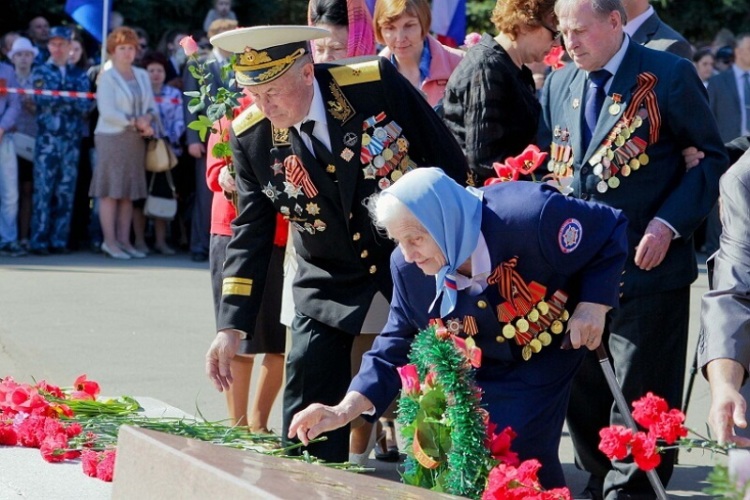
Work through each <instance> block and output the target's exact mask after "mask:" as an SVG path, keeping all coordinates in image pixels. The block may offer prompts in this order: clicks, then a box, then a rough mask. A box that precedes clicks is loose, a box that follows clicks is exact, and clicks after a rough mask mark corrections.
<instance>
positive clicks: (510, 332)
mask: <svg viewBox="0 0 750 500" xmlns="http://www.w3.org/2000/svg"><path fill="white" fill-rule="evenodd" d="M515 336H516V329H515V328H514V327H513V325H505V326H504V327H503V337H505V338H506V339H512V338H513V337H515Z"/></svg>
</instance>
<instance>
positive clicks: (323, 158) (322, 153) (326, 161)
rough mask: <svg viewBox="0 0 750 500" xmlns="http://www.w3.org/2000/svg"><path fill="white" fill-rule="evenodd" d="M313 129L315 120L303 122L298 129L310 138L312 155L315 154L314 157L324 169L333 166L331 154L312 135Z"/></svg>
mask: <svg viewBox="0 0 750 500" xmlns="http://www.w3.org/2000/svg"><path fill="white" fill-rule="evenodd" d="M314 128H315V120H307V121H306V122H303V123H302V125H300V129H301V130H302V132H304V133H305V134H307V136H308V137H309V138H310V142H311V143H312V147H313V153H315V157H316V158H317V159H318V161H319V162H320V163H321V164H322V165H323V167H324V168H325V167H327V166H328V165H333V164H334V160H333V154H332V153H331V152H330V151H328V148H327V147H326V146H325V144H323V143H322V142H321V141H320V139H318V138H317V137H315V136H314V135H313V129H314Z"/></svg>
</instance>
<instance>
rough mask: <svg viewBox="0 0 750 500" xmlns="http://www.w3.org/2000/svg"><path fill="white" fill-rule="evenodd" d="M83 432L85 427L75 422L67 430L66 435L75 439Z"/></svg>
mask: <svg viewBox="0 0 750 500" xmlns="http://www.w3.org/2000/svg"><path fill="white" fill-rule="evenodd" d="M81 432H83V427H81V424H79V423H78V422H74V423H72V424H70V425H69V426H67V427H66V428H65V434H66V435H67V436H68V437H74V436H77V435H79V434H80V433H81Z"/></svg>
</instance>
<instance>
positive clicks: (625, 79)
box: [585, 40, 640, 159]
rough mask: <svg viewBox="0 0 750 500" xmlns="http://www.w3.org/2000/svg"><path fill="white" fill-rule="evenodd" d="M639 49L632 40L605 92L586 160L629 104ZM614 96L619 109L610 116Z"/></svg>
mask: <svg viewBox="0 0 750 500" xmlns="http://www.w3.org/2000/svg"><path fill="white" fill-rule="evenodd" d="M639 48H640V46H638V45H636V44H635V43H634V42H633V41H632V40H631V41H630V46H629V47H628V49H627V51H626V52H625V57H624V58H623V60H622V63H621V64H620V67H619V68H618V70H617V73H615V75H614V76H613V77H612V85H611V86H610V88H609V92H607V96H606V97H605V98H604V105H603V106H602V110H601V113H600V114H599V120H597V122H596V130H594V133H593V134H592V136H591V144H589V149H588V150H587V151H586V155H585V158H586V159H587V158H590V157H591V156H592V155H593V154H594V153H595V152H596V151H597V150H598V149H599V146H600V145H601V143H602V141H603V140H604V139H605V138H606V137H607V134H609V132H610V131H611V130H612V128H613V127H614V126H615V124H616V123H617V121H618V120H619V119H620V118H622V115H623V113H624V112H625V109H627V106H628V105H629V104H630V98H631V97H632V95H633V90H634V89H635V87H636V85H637V76H638V72H639V70H640V65H639V64H638V55H637V51H638V49H639ZM614 94H619V95H620V106H619V108H620V109H619V110H618V112H617V113H614V114H612V113H611V112H610V106H612V104H615V101H614V99H612V96H613V95H614Z"/></svg>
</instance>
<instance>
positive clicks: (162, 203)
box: [143, 170, 177, 220]
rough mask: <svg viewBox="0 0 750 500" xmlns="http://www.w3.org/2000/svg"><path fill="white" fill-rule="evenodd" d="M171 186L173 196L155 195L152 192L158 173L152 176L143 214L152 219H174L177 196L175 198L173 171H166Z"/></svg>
mask: <svg viewBox="0 0 750 500" xmlns="http://www.w3.org/2000/svg"><path fill="white" fill-rule="evenodd" d="M165 175H166V176H167V182H168V183H169V188H170V189H171V190H172V197H171V198H164V197H162V196H155V195H153V194H151V192H152V191H153V189H154V179H155V178H156V174H154V175H152V176H151V182H150V183H149V185H148V196H146V203H145V204H144V205H143V215H145V216H146V217H150V218H152V219H161V220H172V219H174V217H175V215H177V198H175V188H174V182H173V181H172V172H170V171H169V170H167V171H166V172H165Z"/></svg>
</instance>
